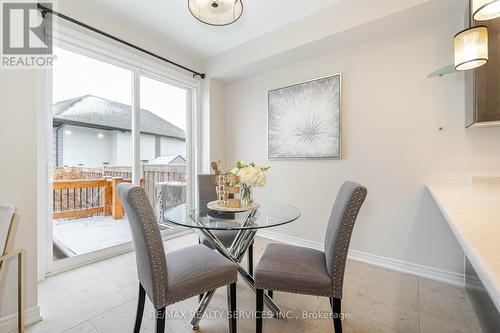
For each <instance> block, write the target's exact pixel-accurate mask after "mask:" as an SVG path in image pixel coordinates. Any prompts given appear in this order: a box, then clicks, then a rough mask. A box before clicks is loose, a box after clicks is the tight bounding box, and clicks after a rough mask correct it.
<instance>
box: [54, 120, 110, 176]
mask: <svg viewBox="0 0 500 333" xmlns="http://www.w3.org/2000/svg"><path fill="white" fill-rule="evenodd" d="M61 130H62V138H63V139H62V140H63V142H62V145H63V148H62V156H63V158H62V162H63V166H76V165H78V164H83V166H85V167H89V168H100V167H102V164H103V163H104V162H108V163H111V160H110V157H111V139H112V135H113V133H112V132H110V131H102V130H97V129H94V128H86V127H79V126H71V125H65V126H63V128H62V129H61Z"/></svg>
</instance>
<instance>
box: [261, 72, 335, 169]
mask: <svg viewBox="0 0 500 333" xmlns="http://www.w3.org/2000/svg"><path fill="white" fill-rule="evenodd" d="M340 90H341V75H340V74H336V75H332V76H328V77H324V78H320V79H316V80H312V81H307V82H303V83H298V84H295V85H291V86H288V87H283V88H278V89H274V90H270V91H269V92H268V120H267V121H268V134H267V135H268V157H269V158H270V159H287V158H291V159H293V158H340V157H341V142H340V141H341V137H340V126H341V121H340V103H341V102H340Z"/></svg>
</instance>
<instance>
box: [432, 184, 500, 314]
mask: <svg viewBox="0 0 500 333" xmlns="http://www.w3.org/2000/svg"><path fill="white" fill-rule="evenodd" d="M427 188H428V189H429V192H430V193H431V195H432V196H433V198H434V200H435V201H436V204H437V205H438V206H439V208H440V209H441V212H442V213H443V216H444V218H445V219H446V221H447V222H448V224H449V225H450V228H451V230H452V231H453V233H454V234H455V237H456V238H457V239H458V241H459V243H460V245H461V246H462V248H463V249H464V251H465V254H466V255H467V257H468V258H469V261H470V262H471V264H472V266H473V267H474V270H475V271H476V273H477V275H478V276H479V278H480V279H481V282H482V283H483V285H484V287H485V288H486V290H487V291H488V293H489V295H490V297H491V299H492V300H493V302H494V303H495V305H496V307H497V309H498V311H499V312H500V184H476V185H472V184H468V185H465V184H464V185H457V184H429V185H427Z"/></svg>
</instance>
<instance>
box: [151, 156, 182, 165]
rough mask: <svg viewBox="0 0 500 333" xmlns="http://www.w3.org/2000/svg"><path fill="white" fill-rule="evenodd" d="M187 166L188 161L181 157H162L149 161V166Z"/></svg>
mask: <svg viewBox="0 0 500 333" xmlns="http://www.w3.org/2000/svg"><path fill="white" fill-rule="evenodd" d="M167 164H170V165H172V164H173V165H186V159H185V158H184V157H183V156H181V155H172V156H161V157H158V158H155V159H154V160H152V161H149V163H148V165H167Z"/></svg>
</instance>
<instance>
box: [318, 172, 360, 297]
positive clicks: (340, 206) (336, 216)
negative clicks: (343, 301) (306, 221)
mask: <svg viewBox="0 0 500 333" xmlns="http://www.w3.org/2000/svg"><path fill="white" fill-rule="evenodd" d="M366 194H367V190H366V188H365V187H364V186H361V185H359V184H356V183H354V182H350V181H348V182H345V183H344V184H342V186H341V187H340V190H339V193H338V194H337V198H336V199H335V204H334V205H333V208H332V212H331V214H330V219H329V221H328V227H327V229H326V237H325V259H326V267H327V270H328V274H330V277H331V278H332V283H333V293H334V297H337V298H342V286H343V282H344V271H345V265H346V260H347V251H348V250H349V243H350V242H351V234H352V229H353V228H354V222H356V218H357V216H358V213H359V210H360V209H361V205H362V204H363V202H364V201H365V198H366Z"/></svg>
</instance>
